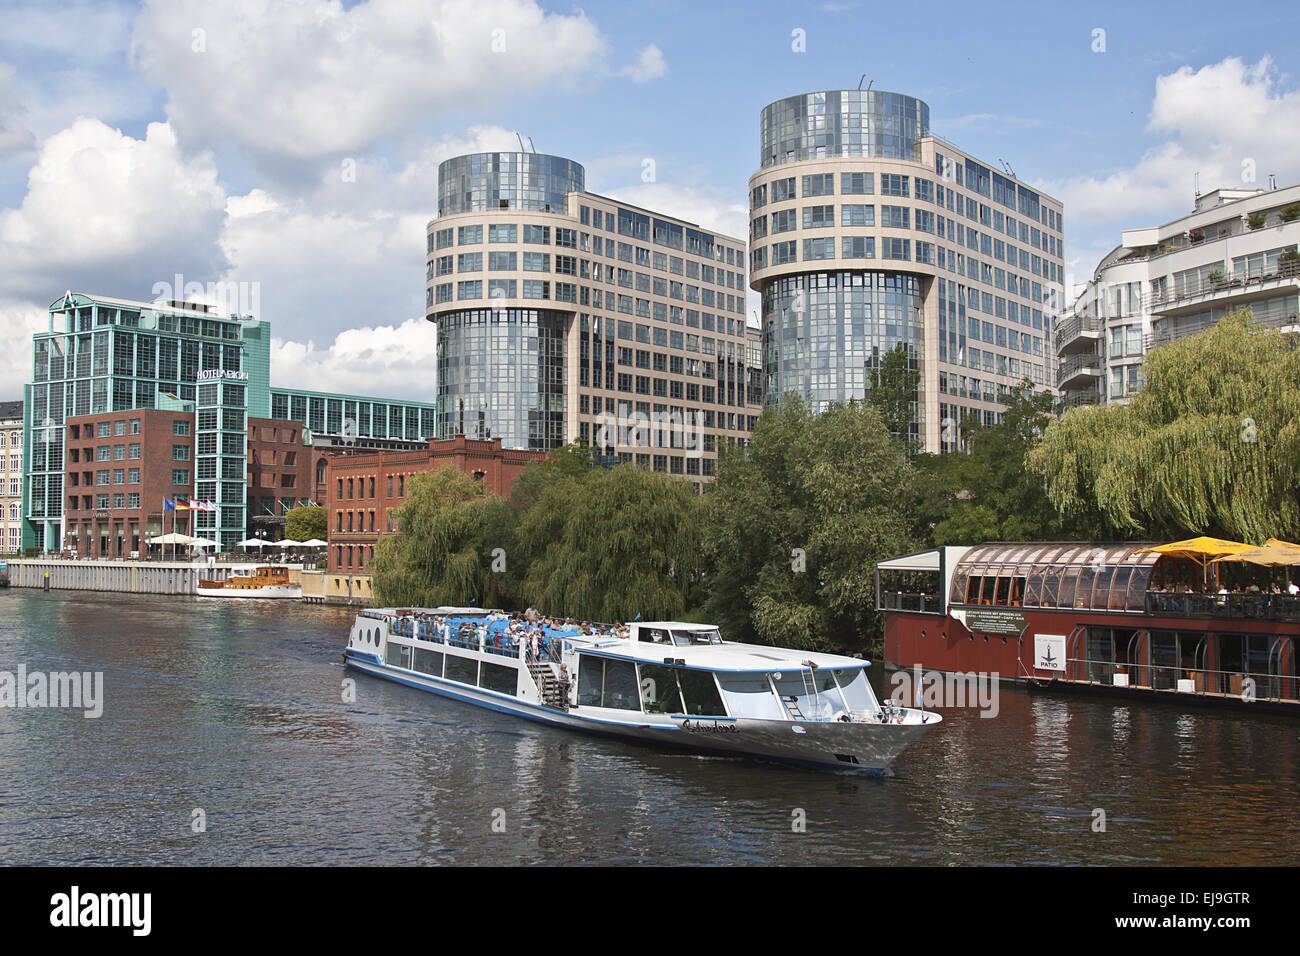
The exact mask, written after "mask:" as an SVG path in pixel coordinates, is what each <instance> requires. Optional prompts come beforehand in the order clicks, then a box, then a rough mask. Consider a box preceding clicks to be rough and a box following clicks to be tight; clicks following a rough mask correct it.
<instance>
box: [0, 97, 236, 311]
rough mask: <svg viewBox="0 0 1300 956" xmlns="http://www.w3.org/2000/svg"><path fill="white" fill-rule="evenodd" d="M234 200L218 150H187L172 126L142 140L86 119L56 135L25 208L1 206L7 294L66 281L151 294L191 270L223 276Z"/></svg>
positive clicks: (2, 275)
mask: <svg viewBox="0 0 1300 956" xmlns="http://www.w3.org/2000/svg"><path fill="white" fill-rule="evenodd" d="M225 204H226V197H225V193H224V191H223V190H222V188H221V186H220V185H219V184H218V182H217V173H216V169H215V167H214V166H213V165H212V160H211V157H210V156H208V155H206V154H200V155H197V156H194V157H192V158H185V157H182V156H181V155H180V152H179V151H178V149H177V146H176V138H175V136H174V135H173V133H172V130H171V129H170V128H169V127H168V126H167V125H166V124H165V123H151V124H150V125H149V127H148V130H147V131H146V134H145V138H144V139H143V140H138V139H133V138H132V137H130V136H127V135H125V134H123V133H122V132H121V131H120V130H115V129H111V128H110V127H108V126H106V125H105V124H103V123H101V122H100V121H99V120H95V119H87V118H84V117H82V118H80V119H78V120H76V121H75V122H74V123H73V124H72V125H71V126H70V127H68V128H67V129H65V130H62V131H60V132H58V133H56V134H55V135H53V136H51V137H50V138H49V139H47V140H46V141H45V142H44V143H43V144H42V145H41V149H40V154H39V158H38V161H37V164H36V165H35V166H34V167H33V168H32V169H31V171H30V172H29V174H28V186H27V194H26V196H25V197H24V199H23V202H22V205H21V206H20V207H19V208H17V209H6V210H4V211H0V261H2V262H4V264H5V268H4V270H3V272H0V299H18V300H26V301H37V302H40V301H45V302H49V301H52V300H53V299H54V298H55V296H57V295H58V294H59V293H60V292H62V291H63V290H64V289H65V288H68V287H69V286H71V287H72V288H74V289H83V290H87V291H92V292H100V293H112V294H118V295H123V296H125V297H128V298H130V297H144V296H146V295H147V294H148V292H149V290H150V289H151V288H152V286H153V283H155V282H158V281H161V280H164V279H169V278H170V277H171V276H172V275H173V274H174V273H176V272H184V273H186V274H187V275H190V276H191V277H192V278H194V279H196V280H203V281H206V280H210V279H214V278H216V277H217V276H218V275H220V273H221V272H222V271H223V270H224V269H225V267H226V261H225V258H224V256H223V255H222V253H221V249H220V247H219V245H218V243H217V238H218V236H219V234H220V231H221V227H222V223H223V221H224V218H225V211H224V210H225Z"/></svg>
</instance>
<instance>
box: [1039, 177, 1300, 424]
mask: <svg viewBox="0 0 1300 956" xmlns="http://www.w3.org/2000/svg"><path fill="white" fill-rule="evenodd" d="M1298 242H1300V185H1295V186H1288V187H1286V188H1284V189H1274V188H1269V189H1216V190H1214V191H1213V192H1210V193H1207V194H1205V195H1204V196H1197V197H1196V206H1195V209H1194V210H1193V211H1192V212H1191V213H1189V214H1188V215H1186V216H1183V217H1181V218H1179V219H1175V220H1174V221H1173V222H1170V223H1166V224H1165V225H1163V226H1155V227H1152V228H1146V229H1126V230H1124V232H1123V238H1122V241H1121V243H1120V245H1119V246H1117V247H1116V248H1115V249H1114V250H1113V251H1111V253H1110V254H1109V255H1107V256H1106V257H1105V258H1104V259H1102V261H1101V262H1100V264H1098V266H1097V269H1096V271H1095V273H1094V274H1093V281H1092V282H1090V283H1088V285H1087V286H1086V287H1085V289H1084V291H1083V293H1082V294H1081V295H1080V296H1079V298H1078V299H1076V301H1075V303H1074V311H1075V314H1076V319H1077V320H1078V321H1077V322H1076V323H1073V324H1070V325H1068V326H1067V325H1065V324H1064V323H1063V324H1062V327H1061V330H1060V333H1059V334H1058V335H1057V348H1058V350H1059V351H1060V353H1061V372H1060V387H1061V395H1062V398H1063V399H1065V400H1067V401H1068V402H1069V403H1070V404H1092V403H1096V402H1105V403H1111V402H1125V401H1127V400H1128V398H1129V397H1130V396H1131V395H1132V394H1133V393H1134V392H1136V391H1137V390H1138V389H1139V388H1141V385H1142V380H1141V372H1140V369H1141V364H1142V359H1143V357H1144V356H1145V355H1146V354H1147V352H1149V351H1150V350H1151V349H1153V348H1156V347H1157V346H1160V345H1163V344H1165V343H1167V342H1172V341H1174V340H1175V339H1180V338H1183V337H1185V336H1188V335H1194V334H1196V333H1197V332H1201V331H1204V330H1205V329H1207V328H1209V327H1210V326H1211V325H1213V324H1214V323H1216V322H1218V321H1219V320H1220V319H1221V318H1223V317H1224V316H1225V315H1227V314H1228V313H1230V312H1234V311H1236V310H1238V309H1241V308H1249V309H1250V310H1251V313H1252V314H1253V317H1254V321H1256V322H1263V323H1265V324H1267V325H1274V326H1293V325H1295V324H1296V322H1297V318H1296V317H1297V314H1298V313H1300V308H1298V305H1300V258H1297V250H1296V247H1297V243H1298Z"/></svg>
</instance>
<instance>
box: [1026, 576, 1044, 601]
mask: <svg viewBox="0 0 1300 956" xmlns="http://www.w3.org/2000/svg"><path fill="white" fill-rule="evenodd" d="M1042 593H1043V572H1042V570H1041V569H1040V568H1034V570H1032V571H1030V572H1029V577H1028V580H1027V583H1026V584H1025V607H1037V606H1038V601H1039V595H1041V594H1042Z"/></svg>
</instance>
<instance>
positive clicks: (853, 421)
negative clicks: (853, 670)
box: [706, 396, 913, 648]
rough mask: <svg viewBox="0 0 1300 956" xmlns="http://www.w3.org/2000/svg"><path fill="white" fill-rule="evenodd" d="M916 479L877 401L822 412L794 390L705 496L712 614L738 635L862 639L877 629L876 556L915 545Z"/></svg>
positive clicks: (830, 642)
mask: <svg viewBox="0 0 1300 956" xmlns="http://www.w3.org/2000/svg"><path fill="white" fill-rule="evenodd" d="M912 479H913V469H912V466H911V465H910V464H909V463H908V461H907V458H906V456H905V455H904V453H903V449H902V446H901V444H900V443H899V442H897V441H895V440H893V439H892V438H891V436H890V434H889V431H888V429H887V428H886V426H885V423H884V421H883V420H882V418H881V416H880V412H879V411H878V410H877V409H876V408H874V407H872V406H870V405H866V404H861V403H850V404H848V405H833V406H832V407H831V408H830V409H829V410H827V411H825V412H823V413H821V414H820V415H817V416H813V414H812V413H811V412H810V411H809V409H808V407H807V405H805V404H804V403H803V402H802V401H801V400H800V399H798V398H797V397H794V396H787V398H785V399H783V400H782V403H781V405H780V406H779V407H774V408H769V409H767V410H766V411H764V412H763V414H762V416H760V418H759V420H758V424H757V426H756V428H755V430H754V433H753V436H752V438H751V441H750V444H749V447H748V449H738V448H736V449H726V450H725V451H724V453H723V454H722V456H721V461H720V464H719V469H718V479H717V483H716V485H715V488H714V490H713V492H712V493H711V495H709V498H708V508H707V509H706V522H707V535H706V537H707V540H708V542H709V552H708V556H709V558H710V560H711V562H712V564H713V566H714V576H713V578H712V580H711V582H710V597H709V602H708V605H707V609H708V611H709V613H710V615H711V617H712V618H714V619H715V620H717V622H718V623H719V624H722V625H724V626H725V627H726V629H727V633H729V634H731V635H732V636H733V638H734V639H737V640H744V639H749V640H758V641H760V642H763V643H770V644H781V645H785V646H789V647H807V648H820V647H833V646H839V647H849V648H863V647H864V646H865V643H866V641H868V640H870V639H871V638H873V637H874V636H875V635H876V634H878V633H879V620H878V617H877V614H876V611H875V610H874V607H875V563H876V561H877V560H880V559H882V558H885V557H889V556H892V555H896V554H901V553H904V552H906V551H907V550H909V549H910V547H911V545H912V544H913V541H912V538H911V537H910V535H909V533H908V526H907V525H908V519H907V515H906V508H905V504H906V502H907V501H908V498H909V494H910V485H911V482H912Z"/></svg>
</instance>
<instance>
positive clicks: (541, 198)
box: [426, 153, 761, 487]
mask: <svg viewBox="0 0 1300 956" xmlns="http://www.w3.org/2000/svg"><path fill="white" fill-rule="evenodd" d="M439 176H440V180H439V216H438V218H436V219H434V220H433V221H431V222H430V223H429V226H428V248H427V252H428V264H427V273H426V279H427V300H426V301H427V307H426V317H427V318H428V319H429V321H430V322H434V323H436V324H437V327H438V426H439V429H438V430H439V433H440V434H441V435H442V436H443V437H444V438H445V437H450V436H452V435H455V434H465V435H467V436H468V437H471V438H497V437H499V438H501V439H502V443H503V445H504V447H506V448H521V449H528V450H532V451H550V450H551V449H554V448H558V447H559V446H561V445H563V444H564V443H566V442H571V441H577V442H585V443H586V444H588V445H589V446H592V447H593V448H598V449H599V451H600V452H601V454H602V455H604V456H605V458H606V460H623V461H631V462H636V463H639V464H643V465H645V466H646V467H649V468H652V469H655V470H659V471H663V472H667V473H669V474H679V475H682V476H684V477H687V478H690V477H694V478H695V479H696V480H695V484H696V486H697V487H700V486H702V485H703V483H704V482H705V481H706V480H707V479H709V478H710V477H711V476H712V475H713V474H714V469H715V464H716V461H717V454H718V448H719V447H720V446H721V445H722V444H725V443H732V444H735V443H738V442H743V441H745V440H746V439H747V437H748V434H749V431H750V429H751V428H752V427H753V422H754V419H755V418H756V417H757V413H758V408H757V406H758V405H759V404H760V402H761V396H760V394H759V386H760V382H761V380H760V379H759V377H758V375H757V368H756V367H755V365H754V359H755V357H756V356H757V348H753V349H751V348H749V346H750V345H751V344H752V345H754V346H756V345H757V332H756V331H755V332H754V333H752V336H751V333H750V332H749V331H748V330H747V328H746V323H745V244H744V242H743V241H742V240H740V239H735V238H732V237H730V236H723V235H719V234H717V233H714V232H710V231H708V230H705V229H702V228H701V227H700V226H698V225H696V224H694V223H690V222H686V221H684V220H680V219H675V218H673V217H670V216H665V215H662V214H660V213H655V212H652V211H650V210H646V209H641V208H638V207H635V206H632V205H629V204H628V203H623V202H620V201H618V200H615V199H611V198H609V197H606V196H599V195H596V194H593V193H590V192H587V191H585V187H584V180H585V175H584V173H583V169H582V167H581V166H580V165H578V164H577V163H574V162H572V161H571V160H567V159H563V158H561V157H558V156H542V155H538V154H531V153H517V154H512V153H480V154H475V155H472V156H459V157H456V158H455V159H449V160H447V161H446V162H444V163H443V164H442V166H441V167H440V169H439ZM751 338H752V341H751Z"/></svg>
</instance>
